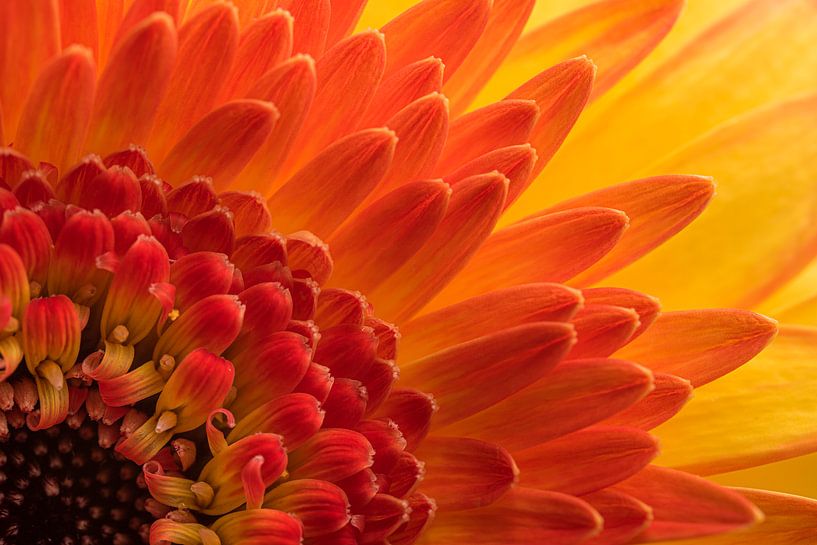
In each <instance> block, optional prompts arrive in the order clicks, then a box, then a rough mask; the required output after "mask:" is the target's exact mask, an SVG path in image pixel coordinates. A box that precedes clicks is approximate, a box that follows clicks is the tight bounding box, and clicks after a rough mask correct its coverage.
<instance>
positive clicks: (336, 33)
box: [326, 0, 366, 46]
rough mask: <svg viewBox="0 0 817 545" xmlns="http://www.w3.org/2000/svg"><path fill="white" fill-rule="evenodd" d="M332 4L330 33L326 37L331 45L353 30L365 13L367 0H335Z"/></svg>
mask: <svg viewBox="0 0 817 545" xmlns="http://www.w3.org/2000/svg"><path fill="white" fill-rule="evenodd" d="M331 4H332V17H331V19H330V21H329V35H328V36H327V38H326V42H327V43H328V44H329V45H330V46H331V45H333V44H334V43H335V42H338V41H340V40H342V39H343V38H345V37H346V36H347V35H348V34H350V33H351V32H352V29H353V28H355V25H356V24H357V21H358V19H360V16H361V15H363V9H364V8H365V7H366V0H334V1H333V2H331Z"/></svg>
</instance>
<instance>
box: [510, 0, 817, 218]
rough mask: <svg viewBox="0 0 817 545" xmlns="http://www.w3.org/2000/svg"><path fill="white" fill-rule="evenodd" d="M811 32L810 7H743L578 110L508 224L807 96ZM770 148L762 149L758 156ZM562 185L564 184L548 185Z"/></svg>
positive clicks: (778, 0) (766, 2)
mask: <svg viewBox="0 0 817 545" xmlns="http://www.w3.org/2000/svg"><path fill="white" fill-rule="evenodd" d="M705 3H706V4H707V5H709V4H718V2H705ZM815 33H817V5H816V4H814V3H813V2H807V1H803V0H759V1H754V2H745V5H744V6H742V7H741V8H740V9H739V10H738V11H737V12H736V13H735V14H731V15H730V16H729V17H728V18H726V19H725V20H723V21H721V22H719V23H718V24H717V25H713V26H712V27H710V28H708V29H706V30H705V31H704V32H703V33H702V34H700V35H699V36H697V37H696V38H695V39H694V40H692V41H690V43H689V44H688V45H686V46H685V47H683V48H678V49H676V51H675V52H674V54H673V56H672V57H671V58H669V59H667V60H666V61H665V62H664V63H662V64H661V65H659V66H657V67H656V68H655V69H654V70H652V71H651V72H650V73H649V74H647V75H645V76H643V77H642V78H641V79H640V80H639V81H638V83H637V84H634V85H631V86H630V87H629V88H627V89H626V92H622V93H619V94H618V95H616V96H615V97H614V98H611V99H610V100H607V101H604V104H599V105H598V107H597V108H594V109H593V110H592V111H588V112H586V113H587V115H585V116H583V119H582V122H581V123H580V124H579V126H577V127H576V128H575V130H574V131H573V133H572V134H571V138H570V139H569V141H568V142H566V143H565V145H564V146H562V149H561V150H560V151H559V154H558V156H557V157H556V158H555V159H554V161H553V162H552V163H551V164H550V165H548V170H547V173H546V174H545V176H544V177H543V178H541V179H540V180H539V181H538V183H537V184H535V185H534V188H535V189H534V190H532V191H530V192H529V193H528V195H527V197H526V198H525V199H523V201H522V202H520V204H519V206H518V207H517V209H516V213H517V214H518V216H516V217H520V216H522V215H524V214H526V213H530V212H532V211H534V210H536V209H537V208H539V207H541V203H542V200H543V199H547V200H550V199H554V200H556V199H562V198H564V197H567V196H570V195H577V194H582V193H585V192H587V191H588V190H591V189H595V188H598V187H602V186H605V185H608V184H610V183H611V182H616V181H624V180H626V179H628V178H633V177H635V175H637V174H639V172H640V171H641V169H642V168H643V167H644V166H646V165H649V164H651V163H653V162H654V161H655V160H656V159H659V158H661V157H663V156H665V155H667V154H669V153H671V152H673V151H674V150H676V149H678V148H679V147H681V146H683V145H685V144H686V143H687V142H689V141H690V140H692V139H694V138H696V137H698V136H700V135H702V134H704V133H706V132H707V131H709V130H711V129H713V128H714V127H716V126H718V125H720V124H721V123H723V122H725V121H727V120H729V119H732V118H733V117H735V116H737V115H740V114H743V113H746V112H749V111H751V110H753V109H755V108H758V107H760V106H763V105H765V104H769V103H771V102H773V101H776V100H783V99H788V98H791V97H794V96H796V95H799V94H802V93H804V92H810V91H813V90H814V89H815V88H817V70H814V69H813V68H814V66H815V65H816V64H817V48H814V47H813V40H814V36H815ZM759 66H762V67H764V68H763V69H762V70H760V69H758V67H759ZM774 149H778V148H773V147H770V148H767V149H765V150H764V157H765V156H768V155H770V153H769V150H774ZM771 155H774V154H771ZM589 157H592V159H593V160H592V161H589V160H588V158H589ZM687 172H688V171H687ZM694 173H696V174H713V173H710V172H700V171H698V172H694ZM565 179H569V180H570V181H571V183H570V184H565V183H556V182H559V181H563V180H565ZM781 183H782V182H781Z"/></svg>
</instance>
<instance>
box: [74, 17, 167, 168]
mask: <svg viewBox="0 0 817 545" xmlns="http://www.w3.org/2000/svg"><path fill="white" fill-rule="evenodd" d="M176 41H177V39H176V28H175V26H174V25H173V20H172V19H171V18H170V16H169V15H167V14H166V13H155V14H153V15H151V16H150V17H148V18H146V19H145V20H144V21H142V22H141V23H139V24H138V25H136V26H135V27H134V28H133V29H131V31H130V32H129V33H128V35H127V36H125V38H124V39H123V40H122V41H121V42H120V43H119V44H118V45H117V47H116V48H115V49H114V50H113V51H112V52H111V58H110V60H109V61H108V64H107V66H106V68H105V70H104V71H103V72H102V75H101V76H100V78H99V82H98V84H97V93H96V99H95V101H94V113H93V116H92V118H91V128H90V130H89V133H88V138H87V140H86V142H85V148H86V149H90V150H93V151H94V153H101V154H107V153H109V152H112V151H115V150H119V149H122V148H124V147H126V146H127V145H128V144H130V143H137V144H144V143H145V139H146V137H147V135H148V133H149V132H150V129H151V127H152V125H153V120H154V119H155V117H156V113H157V112H158V108H159V103H160V101H161V100H162V97H164V95H165V92H166V91H167V86H168V83H169V82H170V75H171V73H172V71H173V66H174V65H175V61H176ZM144 74H150V82H151V84H150V85H148V86H145V85H143V77H144ZM140 87H143V88H144V92H142V93H134V92H133V89H134V88H140Z"/></svg>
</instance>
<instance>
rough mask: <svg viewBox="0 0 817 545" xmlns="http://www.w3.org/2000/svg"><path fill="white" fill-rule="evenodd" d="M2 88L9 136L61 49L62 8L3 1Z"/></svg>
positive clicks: (0, 17)
mask: <svg viewBox="0 0 817 545" xmlns="http://www.w3.org/2000/svg"><path fill="white" fill-rule="evenodd" d="M0 36H2V39H0V40H1V41H0V51H2V53H0V81H5V82H14V84H13V85H8V84H7V85H3V86H2V88H1V89H0V104H2V105H3V117H4V121H3V122H4V124H5V130H6V131H7V134H14V133H15V132H16V130H17V120H18V119H19V117H20V113H21V111H22V108H23V103H24V101H25V99H26V96H27V95H28V92H29V89H30V88H31V85H32V84H33V83H34V80H35V78H36V77H37V75H38V74H39V73H40V70H41V69H42V68H43V66H45V64H46V63H47V62H48V61H49V60H50V59H51V57H53V56H54V55H56V54H57V53H58V52H59V49H60V16H59V5H58V4H57V2H56V1H55V0H52V1H49V2H3V3H2V4H1V5H0Z"/></svg>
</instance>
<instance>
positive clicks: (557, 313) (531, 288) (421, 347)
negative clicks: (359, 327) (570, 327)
mask: <svg viewBox="0 0 817 545" xmlns="http://www.w3.org/2000/svg"><path fill="white" fill-rule="evenodd" d="M582 300H583V299H582V295H581V292H579V291H578V290H574V289H572V288H568V287H567V286H562V285H560V284H546V283H541V284H522V285H520V286H513V287H510V288H505V289H501V290H497V291H492V292H489V293H486V294H484V295H479V296H477V297H473V298H471V299H467V300H465V301H463V302H461V303H457V304H455V305H452V306H450V307H445V308H442V309H440V310H438V311H435V312H432V313H430V314H423V315H421V316H419V317H417V318H414V319H412V320H410V321H408V322H406V323H405V324H403V325H401V326H400V333H401V335H402V338H401V340H400V359H401V361H407V362H408V361H412V360H415V359H417V358H420V357H423V356H426V355H428V354H430V353H432V352H436V351H438V350H442V349H443V348H448V347H449V346H453V345H455V344H459V343H463V342H466V341H470V340H472V339H476V338H477V337H482V336H484V335H489V334H490V333H492V332H494V331H496V328H497V324H502V326H503V327H514V326H517V325H521V324H525V323H530V322H566V321H568V320H570V319H571V318H572V317H573V315H574V314H575V313H576V311H577V310H578V309H579V307H580V306H581V305H582Z"/></svg>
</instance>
